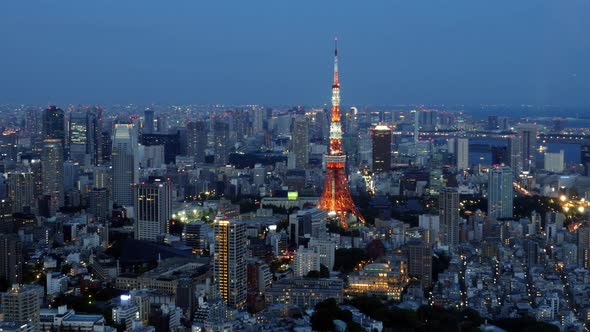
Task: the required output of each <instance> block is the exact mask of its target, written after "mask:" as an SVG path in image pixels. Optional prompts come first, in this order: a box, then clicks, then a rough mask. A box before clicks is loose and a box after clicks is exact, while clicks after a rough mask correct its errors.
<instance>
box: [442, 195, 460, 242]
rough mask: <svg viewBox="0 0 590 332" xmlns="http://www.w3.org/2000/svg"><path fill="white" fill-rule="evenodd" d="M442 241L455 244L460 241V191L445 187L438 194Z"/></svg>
mask: <svg viewBox="0 0 590 332" xmlns="http://www.w3.org/2000/svg"><path fill="white" fill-rule="evenodd" d="M438 209H439V216H440V231H441V242H442V243H443V244H445V245H449V246H455V245H457V244H458V243H459V192H457V189H455V188H443V189H442V190H441V192H440V194H439V196H438Z"/></svg>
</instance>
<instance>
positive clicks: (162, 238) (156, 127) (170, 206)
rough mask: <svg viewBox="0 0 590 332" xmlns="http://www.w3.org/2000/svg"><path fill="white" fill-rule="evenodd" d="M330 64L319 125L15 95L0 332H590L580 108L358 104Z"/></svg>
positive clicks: (332, 47)
mask: <svg viewBox="0 0 590 332" xmlns="http://www.w3.org/2000/svg"><path fill="white" fill-rule="evenodd" d="M580 6H581V7H584V8H586V7H587V5H580ZM345 7H347V6H345ZM533 14H534V13H533ZM537 14H538V13H537ZM0 15H1V14H0ZM179 15H180V14H179ZM0 18H1V17H0ZM130 20H131V19H130ZM56 24H57V23H56ZM228 24H231V23H228ZM474 24H475V25H477V24H476V23H474ZM572 24H573V23H572ZM7 26H8V25H7ZM586 26H587V24H586ZM162 29H164V30H165V29H173V28H171V27H166V26H165V25H163V26H162ZM277 29H284V27H277ZM359 29H362V27H359ZM360 31H362V30H360ZM322 32H323V31H322ZM309 33H315V31H314V28H311V29H310V30H309ZM322 35H323V34H322ZM334 35H337V36H334ZM1 38H2V35H1V34H0V40H2V39H1ZM339 38H341V39H339ZM572 38H574V39H576V38H577V39H582V38H583V37H581V36H574V37H572ZM321 42H322V43H323V44H325V45H323V46H321V52H317V50H316V51H315V52H309V54H308V55H307V57H314V58H315V57H318V58H322V59H314V60H312V61H318V63H322V64H328V63H330V64H329V65H328V66H326V68H324V69H323V70H322V71H321V72H317V73H314V77H313V80H318V82H326V84H324V85H325V86H324V87H323V88H322V89H321V90H318V91H316V92H314V93H315V94H316V95H317V96H316V97H314V98H316V100H322V101H324V102H323V103H312V102H305V101H302V102H301V103H292V104H289V101H288V99H289V98H290V97H289V98H287V97H286V99H287V101H285V102H284V103H276V102H270V103H265V102H264V101H263V102H261V103H249V104H245V103H235V102H225V101H223V100H219V101H218V103H183V102H171V103H165V102H150V101H149V100H150V99H145V102H143V103H137V102H134V103H118V102H112V103H109V102H105V103H78V102H73V101H71V102H69V101H67V100H64V101H61V100H62V99H60V98H55V100H56V102H53V101H51V102H49V103H41V102H33V101H32V100H35V98H33V97H31V101H28V100H22V101H20V102H12V101H11V100H13V99H12V96H10V94H11V91H13V90H11V88H7V89H2V90H4V91H5V92H2V93H0V172H1V176H0V331H3V332H41V331H51V332H80V331H87V332H124V331H125V332H168V331H170V332H189V331H190V332H217V331H219V332H231V331H285V332H287V331H296V332H312V331H342V332H346V331H350V332H353V331H370V332H373V331H377V332H382V331H519V332H521V331H564V332H566V331H567V332H569V331H580V332H582V331H588V330H590V111H589V110H588V108H587V107H585V106H584V103H585V101H584V99H583V98H581V99H580V101H579V102H578V101H576V100H573V101H572V102H571V103H570V104H568V105H566V104H565V103H564V106H560V105H558V104H553V103H543V104H535V103H530V104H529V103H522V104H509V103H501V102H499V103H497V104H495V103H469V104H467V103H466V104H461V103H456V104H449V103H444V102H440V103H435V102H433V103H430V102H425V103H419V102H418V103H416V102H405V103H398V104H395V103H390V104H387V103H383V104H382V100H379V101H376V102H375V103H371V102H370V101H369V102H362V103H356V101H355V100H352V99H351V98H349V96H348V94H349V93H351V94H353V92H352V91H351V89H352V88H351V87H349V86H347V84H348V82H350V81H353V80H354V77H355V75H358V72H359V71H362V70H364V69H363V68H356V69H354V68H350V66H352V65H354V66H358V65H359V64H360V63H361V62H359V61H350V62H349V61H347V56H350V57H354V56H355V54H356V56H358V54H359V53H354V52H352V54H351V53H347V52H349V50H351V48H352V46H345V45H346V43H347V36H346V34H344V35H340V34H338V31H336V33H333V34H331V37H329V38H325V39H323V40H322V41H321ZM357 42H358V41H357ZM269 43H270V44H269V45H268V47H269V51H270V50H271V49H272V47H273V46H272V40H271V41H269ZM585 45H586V46H588V47H587V48H585V49H584V51H585V54H586V55H590V44H588V43H586V44H585ZM328 49H329V51H328V52H324V50H328ZM247 50H248V49H246V50H245V51H244V52H247ZM366 52H368V53H370V52H371V51H370V50H367V51H366ZM572 52H573V51H572ZM279 53H280V52H279ZM3 57H5V56H3V55H0V60H2V58H3ZM9 57H10V56H9V55H6V58H5V59H9ZM236 57H238V55H236ZM324 58H325V59H324ZM289 59H290V60H289V61H295V62H296V61H298V59H299V61H301V62H304V61H305V60H304V59H302V58H299V57H292V58H289ZM324 60H325V61H324ZM39 61H40V62H39V63H42V62H43V61H41V60H39ZM230 61H234V60H230ZM235 61H239V60H235ZM262 61H263V62H264V60H262ZM585 63H586V67H585V68H581V69H580V68H578V69H577V70H576V72H577V73H580V76H582V74H584V73H588V72H589V71H588V68H589V67H588V64H587V58H586V60H585ZM128 65H129V66H131V64H128ZM269 65H270V64H269ZM304 65H307V64H304ZM382 65H383V66H386V64H382ZM72 66H73V65H72ZM290 66H293V67H290ZM298 66H301V64H299V65H297V64H287V66H286V67H288V69H286V70H285V71H283V72H280V73H277V75H276V78H275V81H274V84H276V85H277V86H279V87H281V86H284V84H286V83H282V82H281V81H282V80H285V81H289V80H290V79H289V74H288V73H289V71H290V70H292V71H297V70H298V69H297V68H300V69H301V68H302V67H298ZM572 67H575V66H573V65H572ZM0 68H2V66H0ZM98 70H101V69H98ZM355 70H356V73H357V74H354V73H355ZM571 70H572V71H574V69H571ZM230 71H231V70H230ZM6 72H8V70H7V71H6ZM348 73H351V76H352V77H350V76H347V75H348ZM80 74H81V75H83V73H80ZM225 74H227V73H220V77H223V75H225ZM0 75H1V71H0ZM261 75H263V74H261ZM293 75H295V74H293ZM575 75H576V77H577V75H578V74H575ZM323 76H325V77H323ZM570 76H571V77H573V76H572V75H571V74H570ZM153 79H154V80H158V78H157V77H154V78H153ZM254 81H255V79H254V80H253V81H252V82H254ZM2 82H4V81H2V80H1V79H0V87H3V85H2V84H4V83H2ZM83 82H84V80H83V79H81V81H80V84H81V85H83V84H84V83H83ZM252 84H253V83H252ZM314 84H315V83H314ZM314 84H312V86H315V85H314ZM367 84H369V83H367ZM568 84H569V83H568ZM56 85H59V84H57V83H56ZM449 85H451V83H449ZM484 85H485V84H482V86H484ZM351 86H354V87H357V88H358V87H359V85H358V83H356V84H351ZM588 87H590V85H588ZM50 88H51V89H53V88H54V87H53V86H52V87H50ZM233 88H236V90H239V87H235V86H232V85H231V84H229V82H228V90H230V91H229V93H231V90H232V89H233ZM341 88H342V93H341ZM447 88H448V87H447ZM171 89H173V88H171ZM367 89H368V87H367ZM371 89H373V88H371ZM400 89H401V87H400ZM441 89H442V90H444V89H445V87H442V86H441ZM573 90H575V89H573V88H572V91H573ZM384 91H385V90H384ZM587 91H588V90H586V93H587ZM4 93H6V96H4V95H3V94H4ZM194 93H195V94H198V91H195V92H194ZM379 93H381V92H379ZM383 93H385V92H383ZM511 93H512V92H511ZM514 93H516V94H518V91H515V92H514ZM572 93H574V92H572ZM287 95H290V94H289V93H288V92H286V93H285V96H287ZM3 98H4V99H3ZM568 98H569V97H568ZM52 100H53V99H52ZM74 100H77V99H74ZM151 100H153V99H151ZM228 100H233V99H228ZM580 105H581V106H580Z"/></svg>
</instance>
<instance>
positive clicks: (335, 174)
mask: <svg viewBox="0 0 590 332" xmlns="http://www.w3.org/2000/svg"><path fill="white" fill-rule="evenodd" d="M336 42H337V40H336ZM330 118H331V121H330V146H329V148H328V154H327V155H325V156H324V160H325V162H326V180H325V182H324V192H323V193H322V196H321V197H320V200H319V202H318V207H319V208H320V209H322V210H327V211H328V213H329V215H332V216H337V217H338V218H339V219H340V224H341V225H342V227H344V228H346V227H347V226H348V225H347V224H346V221H347V218H348V215H349V213H352V214H353V215H355V216H356V217H357V218H358V219H359V220H360V221H361V222H364V221H365V220H364V218H363V217H362V216H361V214H360V212H359V211H358V209H357V208H356V206H355V205H354V202H353V201H352V197H350V190H349V189H348V179H347V178H346V170H345V168H344V166H345V163H346V155H345V154H344V151H342V127H341V126H340V83H339V82H338V47H337V44H336V48H335V49H334V84H332V112H331V117H330Z"/></svg>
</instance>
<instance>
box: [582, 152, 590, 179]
mask: <svg viewBox="0 0 590 332" xmlns="http://www.w3.org/2000/svg"><path fill="white" fill-rule="evenodd" d="M580 153H581V155H580V163H582V165H583V166H584V175H586V176H590V145H588V144H584V145H582V146H581V148H580Z"/></svg>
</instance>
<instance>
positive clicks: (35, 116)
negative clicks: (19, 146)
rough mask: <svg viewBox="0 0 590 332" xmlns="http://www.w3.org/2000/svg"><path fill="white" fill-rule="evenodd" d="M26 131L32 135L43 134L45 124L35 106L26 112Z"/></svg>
mask: <svg viewBox="0 0 590 332" xmlns="http://www.w3.org/2000/svg"><path fill="white" fill-rule="evenodd" d="M25 131H26V132H27V133H28V134H29V135H31V137H35V136H41V134H42V132H43V125H42V123H41V117H40V116H39V111H38V110H37V109H35V108H31V109H28V110H27V111H26V113H25Z"/></svg>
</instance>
